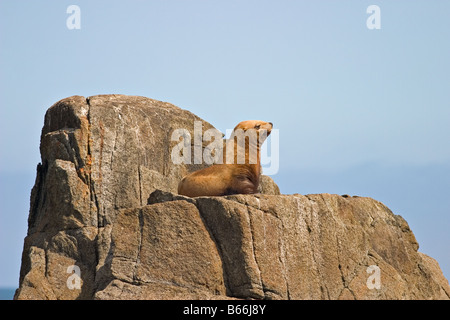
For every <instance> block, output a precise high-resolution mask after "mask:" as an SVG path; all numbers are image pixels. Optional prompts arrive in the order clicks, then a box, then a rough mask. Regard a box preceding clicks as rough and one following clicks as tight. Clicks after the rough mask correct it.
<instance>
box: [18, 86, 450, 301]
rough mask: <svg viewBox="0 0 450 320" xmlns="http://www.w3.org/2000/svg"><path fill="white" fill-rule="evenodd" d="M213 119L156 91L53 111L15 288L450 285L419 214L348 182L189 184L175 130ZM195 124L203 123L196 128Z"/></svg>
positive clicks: (190, 294)
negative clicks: (421, 235) (418, 235)
mask: <svg viewBox="0 0 450 320" xmlns="http://www.w3.org/2000/svg"><path fill="white" fill-rule="evenodd" d="M193 121H202V124H203V129H204V130H206V129H209V128H213V127H212V125H211V124H209V123H207V122H205V121H203V120H201V119H200V118H198V117H197V116H195V115H194V114H192V113H190V112H189V111H186V110H182V109H180V108H178V107H175V106H173V105H171V104H169V103H164V102H160V101H156V100H152V99H148V98H144V97H135V96H123V95H103V96H94V97H90V98H87V99H86V98H84V97H79V96H74V97H70V98H67V99H63V100H61V101H59V102H58V103H56V104H55V105H53V106H52V107H51V108H49V110H48V111H47V113H46V116H45V122H44V127H43V129H42V136H41V146H40V149H41V156H42V161H41V163H40V164H39V165H38V167H37V175H36V182H35V185H34V187H33V189H32V192H31V198H30V214H29V219H28V234H27V237H26V238H25V241H24V250H23V254H22V266H21V272H20V286H19V289H18V290H17V291H16V294H15V299H233V298H243V299H250V298H252V299H449V297H450V287H449V284H448V281H447V280H446V279H445V278H444V276H443V274H442V271H441V270H440V268H439V265H438V264H437V262H436V261H435V260H433V259H432V258H430V257H428V256H426V255H424V254H422V253H420V252H418V251H417V250H418V244H417V241H416V239H415V237H414V235H413V233H412V232H411V230H410V228H409V226H408V224H407V222H406V221H405V220H404V219H403V218H402V217H400V216H397V215H394V214H393V213H392V212H391V211H390V210H389V209H388V208H387V207H386V206H384V205H383V204H382V203H380V202H378V201H376V200H373V199H371V198H362V197H350V196H348V195H345V196H339V195H330V194H318V195H306V196H304V195H299V194H294V195H281V194H280V192H279V188H278V186H277V185H276V184H275V182H274V181H273V180H272V179H271V178H269V177H265V176H263V177H262V179H261V189H260V191H261V192H262V193H261V194H257V195H231V196H224V197H198V198H188V197H184V196H180V195H177V194H176V189H177V185H178V182H179V181H180V179H181V178H182V177H183V176H184V175H185V174H186V173H188V172H191V171H193V170H197V169H200V168H202V167H203V165H194V164H192V165H189V164H186V165H185V164H178V165H176V164H173V162H172V161H171V158H170V152H171V150H172V147H173V146H174V145H175V144H177V143H178V142H177V141H171V132H173V130H174V129H177V128H185V129H188V130H192V131H193V129H194V126H193ZM191 136H193V133H192V132H191Z"/></svg>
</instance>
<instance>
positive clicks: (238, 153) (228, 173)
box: [178, 120, 273, 197]
mask: <svg viewBox="0 0 450 320" xmlns="http://www.w3.org/2000/svg"><path fill="white" fill-rule="evenodd" d="M272 127H273V125H272V123H271V122H265V121H260V120H248V121H242V122H240V123H239V124H238V125H237V126H236V127H235V128H234V130H233V134H232V135H231V137H230V139H229V140H227V141H226V142H225V147H224V150H223V155H222V158H223V164H214V165H212V166H210V167H207V168H205V169H202V170H198V171H195V172H193V173H191V174H189V175H187V176H185V177H184V178H183V179H182V180H181V181H180V183H179V185H178V194H180V195H184V196H188V197H199V196H223V195H229V194H252V193H257V192H258V185H259V179H260V176H261V157H260V148H261V146H262V144H263V142H264V141H265V139H266V138H267V137H268V136H269V134H270V132H271V131H272ZM244 157H245V158H244Z"/></svg>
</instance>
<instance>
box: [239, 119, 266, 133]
mask: <svg viewBox="0 0 450 320" xmlns="http://www.w3.org/2000/svg"><path fill="white" fill-rule="evenodd" d="M272 127H273V124H272V122H265V121H261V120H246V121H242V122H239V123H238V125H237V126H236V127H235V128H234V131H236V130H237V129H242V130H243V131H244V132H245V131H247V130H250V129H253V130H256V131H257V132H258V133H260V132H262V131H263V130H266V132H267V136H269V134H270V132H271V131H272Z"/></svg>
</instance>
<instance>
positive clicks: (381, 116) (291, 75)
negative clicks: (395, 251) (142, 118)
mask: <svg viewBox="0 0 450 320" xmlns="http://www.w3.org/2000/svg"><path fill="white" fill-rule="evenodd" d="M72 4H75V5H78V6H79V7H80V9H81V29H79V30H69V29H68V28H67V27H66V19H67V18H68V17H69V14H67V13H66V9H67V7H68V6H69V5H72ZM372 4H376V5H378V6H379V7H380V9H381V29H380V30H369V29H368V28H367V26H366V20H367V18H368V17H369V14H367V13H366V9H367V7H368V6H369V5H372ZM449 12H450V2H448V1H372V0H371V1H363V0H353V1H350V0H349V1H294V0H290V1H287V0H281V1H247V0H245V1H242V0H240V1H206V0H203V1H198V0H190V1H172V0H167V1H144V0H141V1H138V0H133V1H111V0H109V1H97V0H95V1H93V0H91V1H62V0H55V1H44V0H42V1H13V0H1V1H0V150H1V152H0V260H1V262H2V263H1V265H0V286H9V287H17V285H18V277H19V267H20V258H21V252H22V247H23V239H24V237H25V235H26V229H27V217H28V209H29V196H30V190H31V188H32V186H33V183H34V178H35V168H36V165H37V164H38V163H39V162H40V155H39V139H40V131H41V128H42V125H43V118H44V114H45V111H46V110H47V108H48V107H50V106H51V105H52V104H53V103H55V102H56V101H58V100H59V99H62V98H65V97H68V96H71V95H82V96H90V95H96V94H106V93H117V94H129V95H141V96H146V97H150V98H154V99H158V100H163V101H167V102H171V103H173V104H175V105H177V106H179V107H181V108H184V109H188V110H190V111H192V112H194V113H195V114H197V115H199V116H200V117H202V118H203V119H205V120H207V121H209V122H210V123H212V124H213V125H214V126H216V127H217V128H218V129H219V130H221V131H222V132H225V131H226V129H231V128H233V127H234V126H235V125H236V124H237V123H238V122H240V121H242V120H247V119H261V120H265V121H270V122H273V124H274V128H277V129H279V136H280V148H279V150H280V170H279V172H278V173H277V174H276V175H273V176H272V177H273V179H274V180H275V181H276V182H277V183H278V185H279V186H280V188H281V191H282V192H283V193H286V194H290V193H301V194H308V193H337V194H350V195H360V196H369V197H372V198H375V199H377V200H379V201H382V202H383V203H384V204H386V205H387V206H388V207H389V208H391V210H392V211H393V212H394V213H396V214H400V215H402V216H403V217H404V218H405V219H406V220H407V221H408V223H409V225H410V227H411V229H412V230H413V232H414V234H415V235H416V238H417V240H418V242H419V244H420V249H419V250H420V251H421V252H424V253H426V254H428V255H430V256H432V257H433V258H435V259H437V261H438V262H439V264H440V266H441V268H442V269H443V271H444V274H445V275H446V277H447V278H450V255H449V244H450V233H449V232H448V230H450V197H449V191H450V148H449V142H448V141H449V137H450V102H449V101H450V90H449V88H450V61H449V60H450V59H449V57H450V41H449V39H450V19H449V18H448V17H449Z"/></svg>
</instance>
